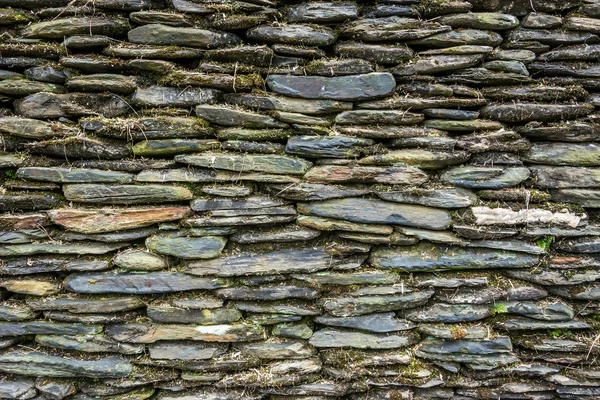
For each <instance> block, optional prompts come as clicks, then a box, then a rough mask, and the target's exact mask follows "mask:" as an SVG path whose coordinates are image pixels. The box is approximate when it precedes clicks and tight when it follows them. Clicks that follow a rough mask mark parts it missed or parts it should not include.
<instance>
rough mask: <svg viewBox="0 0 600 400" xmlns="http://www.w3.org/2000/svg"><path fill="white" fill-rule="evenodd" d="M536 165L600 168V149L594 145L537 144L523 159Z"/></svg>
mask: <svg viewBox="0 0 600 400" xmlns="http://www.w3.org/2000/svg"><path fill="white" fill-rule="evenodd" d="M523 161H526V162H531V163H535V164H546V165H565V166H571V167H596V166H600V147H599V146H598V145H596V144H594V143H581V144H580V143H535V144H534V145H533V146H532V147H531V149H530V150H529V152H527V153H526V154H525V156H524V157H523Z"/></svg>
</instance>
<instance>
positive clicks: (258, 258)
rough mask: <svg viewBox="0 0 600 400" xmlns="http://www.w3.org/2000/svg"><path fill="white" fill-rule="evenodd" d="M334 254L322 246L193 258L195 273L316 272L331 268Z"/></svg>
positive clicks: (191, 269) (192, 271) (189, 269)
mask: <svg viewBox="0 0 600 400" xmlns="http://www.w3.org/2000/svg"><path fill="white" fill-rule="evenodd" d="M330 261H331V256H330V255H329V254H328V253H327V252H326V251H324V250H323V249H319V248H317V249H289V250H278V251H273V252H270V253H263V254H260V253H245V254H240V255H237V256H230V257H221V258H218V259H215V260H210V261H203V262H198V263H195V262H191V263H188V265H187V267H186V272H188V273H190V274H193V275H201V276H205V275H216V276H222V277H227V276H242V275H265V274H273V273H280V274H281V273H283V274H285V273H288V274H289V273H294V272H314V271H320V270H324V269H327V268H329V264H330Z"/></svg>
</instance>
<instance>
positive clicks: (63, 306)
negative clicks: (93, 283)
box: [27, 297, 145, 334]
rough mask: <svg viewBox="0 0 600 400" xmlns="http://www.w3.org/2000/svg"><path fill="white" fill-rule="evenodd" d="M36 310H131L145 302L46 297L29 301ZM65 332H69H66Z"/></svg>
mask: <svg viewBox="0 0 600 400" xmlns="http://www.w3.org/2000/svg"><path fill="white" fill-rule="evenodd" d="M27 306H29V307H30V308H31V309H32V310H35V311H68V312H70V313H75V314H77V313H114V312H121V311H130V310H135V309H138V308H142V307H144V306H145V304H144V302H143V301H141V300H140V299H139V298H137V297H119V298H103V299H101V300H93V299H69V298H58V299H44V300H32V301H28V302H27ZM65 334H68V333H66V332H65Z"/></svg>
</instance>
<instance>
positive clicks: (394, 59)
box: [335, 41, 413, 65]
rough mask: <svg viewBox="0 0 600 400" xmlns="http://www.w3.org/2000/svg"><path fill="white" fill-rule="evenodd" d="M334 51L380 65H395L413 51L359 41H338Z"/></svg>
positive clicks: (409, 56) (409, 55)
mask: <svg viewBox="0 0 600 400" xmlns="http://www.w3.org/2000/svg"><path fill="white" fill-rule="evenodd" d="M335 53H336V54H338V55H340V56H342V57H347V58H357V59H363V60H367V61H371V62H374V63H377V64H382V65H396V64H400V63H401V62H403V61H407V60H409V59H410V58H411V57H412V55H413V51H412V50H411V49H410V48H409V47H408V46H406V47H401V46H396V45H381V44H368V43H361V42H350V41H344V42H338V43H336V45H335Z"/></svg>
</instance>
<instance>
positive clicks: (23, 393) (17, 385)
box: [0, 379, 37, 399]
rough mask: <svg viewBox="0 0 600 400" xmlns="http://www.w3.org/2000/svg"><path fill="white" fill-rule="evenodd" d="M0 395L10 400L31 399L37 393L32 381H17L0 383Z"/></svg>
mask: <svg viewBox="0 0 600 400" xmlns="http://www.w3.org/2000/svg"><path fill="white" fill-rule="evenodd" d="M0 393H2V394H3V395H4V396H6V397H7V398H10V399H31V398H33V397H35V395H36V394H37V391H36V390H35V386H34V382H33V381H32V380H25V379H19V380H14V381H12V380H3V381H2V382H0Z"/></svg>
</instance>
